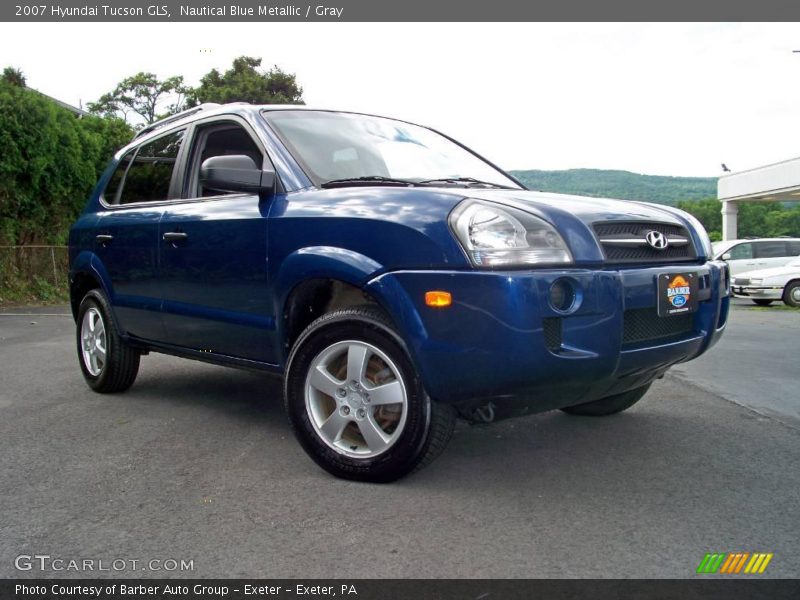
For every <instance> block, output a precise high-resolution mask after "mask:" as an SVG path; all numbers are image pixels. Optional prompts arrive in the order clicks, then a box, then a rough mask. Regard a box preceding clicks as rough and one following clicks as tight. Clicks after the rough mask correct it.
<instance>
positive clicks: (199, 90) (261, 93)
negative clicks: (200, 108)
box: [187, 56, 304, 106]
mask: <svg viewBox="0 0 800 600" xmlns="http://www.w3.org/2000/svg"><path fill="white" fill-rule="evenodd" d="M260 67H261V59H260V58H253V57H251V56H240V57H239V58H237V59H235V60H234V61H233V66H232V68H230V69H228V70H227V71H225V73H224V74H220V72H219V71H217V70H216V69H212V70H211V71H209V72H208V73H207V74H206V75H204V76H203V78H202V79H200V85H199V86H198V87H196V88H194V90H192V91H191V93H190V94H189V97H188V100H187V104H188V105H189V106H196V105H198V104H202V103H203V102H219V103H220V104H225V103H226V102H249V103H250V104H304V102H303V88H301V87H299V86H298V85H297V78H296V76H295V75H294V74H290V73H285V72H284V71H282V70H281V69H280V68H279V67H278V66H277V65H276V66H274V67H272V69H270V70H269V71H263V70H262V69H261V68H260Z"/></svg>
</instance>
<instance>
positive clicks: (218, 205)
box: [158, 117, 276, 362]
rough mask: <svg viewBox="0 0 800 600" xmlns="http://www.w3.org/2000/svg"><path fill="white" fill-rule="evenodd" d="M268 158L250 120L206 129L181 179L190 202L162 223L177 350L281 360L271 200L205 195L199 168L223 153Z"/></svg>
mask: <svg viewBox="0 0 800 600" xmlns="http://www.w3.org/2000/svg"><path fill="white" fill-rule="evenodd" d="M233 154H245V155H248V156H250V157H252V158H253V160H254V161H255V162H256V164H257V165H259V166H263V164H264V161H265V160H268V158H267V156H266V153H265V150H264V148H263V146H262V144H261V143H260V142H259V140H258V139H257V137H256V136H255V135H254V134H253V133H252V131H251V130H250V129H249V127H248V126H247V125H246V123H245V122H244V121H243V120H240V119H237V118H235V117H226V119H225V121H223V122H220V121H214V122H207V123H202V122H201V123H199V124H198V125H196V126H195V127H194V128H193V133H192V143H191V148H190V150H189V151H188V153H187V162H186V167H185V172H184V173H183V175H182V181H183V194H182V195H183V200H182V201H180V202H176V203H171V204H170V205H169V206H168V207H167V209H166V211H165V212H164V215H163V217H162V218H161V222H160V227H159V232H158V238H159V253H160V262H161V289H162V293H163V297H164V304H163V314H164V324H165V325H164V326H165V328H166V331H167V336H168V338H169V340H170V343H171V344H175V345H178V346H181V347H184V348H188V349H192V350H198V351H202V352H214V353H217V354H223V355H227V356H234V357H238V358H245V359H251V360H258V361H263V362H275V360H276V356H275V351H274V349H273V342H274V335H275V318H274V315H273V308H272V302H271V297H270V294H269V289H268V285H267V283H268V281H267V220H266V216H267V211H268V209H269V205H270V202H271V198H260V197H259V195H258V194H242V193H237V194H231V193H226V192H224V191H222V190H213V189H204V188H203V187H202V186H201V184H200V182H199V171H200V164H201V163H202V162H203V161H204V160H205V159H207V158H210V157H212V156H218V155H233Z"/></svg>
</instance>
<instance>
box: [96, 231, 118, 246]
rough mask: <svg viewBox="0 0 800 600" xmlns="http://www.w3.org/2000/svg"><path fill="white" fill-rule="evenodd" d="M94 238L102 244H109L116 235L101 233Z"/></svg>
mask: <svg viewBox="0 0 800 600" xmlns="http://www.w3.org/2000/svg"><path fill="white" fill-rule="evenodd" d="M94 239H96V240H97V241H98V243H100V244H101V245H103V246H107V245H108V244H110V243H111V240H113V239H114V236H113V235H108V234H107V233H103V234H100V235H96V236H95V238H94Z"/></svg>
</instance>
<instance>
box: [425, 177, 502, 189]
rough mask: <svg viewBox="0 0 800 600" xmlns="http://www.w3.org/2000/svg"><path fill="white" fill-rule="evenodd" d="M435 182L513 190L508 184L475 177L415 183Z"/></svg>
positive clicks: (431, 183)
mask: <svg viewBox="0 0 800 600" xmlns="http://www.w3.org/2000/svg"><path fill="white" fill-rule="evenodd" d="M436 183H452V184H459V183H463V184H466V185H465V187H470V186H486V187H492V188H497V189H501V190H513V189H516V188H513V187H511V186H508V185H501V184H499V183H492V182H491V181H481V180H480V179H475V178H474V177H440V178H438V179H426V180H424V181H419V182H417V185H434V184H436Z"/></svg>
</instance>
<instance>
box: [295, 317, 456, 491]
mask: <svg viewBox="0 0 800 600" xmlns="http://www.w3.org/2000/svg"><path fill="white" fill-rule="evenodd" d="M284 397H285V402H286V411H287V414H288V416H289V421H290V423H291V425H292V428H293V429H294V432H295V435H296V436H297V439H298V441H299V442H300V444H301V445H302V447H303V449H304V450H305V451H306V452H307V453H308V455H309V456H310V457H311V458H312V459H313V460H314V461H315V462H316V463H317V464H318V465H319V466H320V467H322V468H323V469H325V470H326V471H328V472H329V473H332V474H333V475H335V476H337V477H342V478H344V479H352V480H358V481H370V482H375V483H387V482H390V481H395V480H397V479H400V478H401V477H403V476H405V475H407V474H408V473H410V472H412V471H414V470H417V469H420V468H422V467H423V466H425V465H427V464H428V463H430V462H431V461H432V460H433V459H434V458H436V457H437V456H438V455H439V454H440V453H441V452H442V450H444V448H445V446H446V445H447V442H448V441H449V440H450V437H451V436H452V433H453V427H454V425H455V411H454V410H453V409H452V407H450V406H446V405H441V404H439V403H436V402H433V401H432V400H431V399H430V397H428V395H427V394H426V393H425V390H424V389H423V387H422V383H421V382H420V380H419V377H418V375H417V372H416V370H415V369H414V366H413V364H412V362H411V359H410V357H409V355H408V351H407V350H406V347H405V344H404V343H403V341H402V339H401V338H400V336H399V335H398V334H397V332H396V331H395V329H394V327H393V326H392V324H391V322H390V321H389V319H388V318H387V317H386V316H385V315H384V313H383V312H382V311H380V310H379V309H377V308H375V307H371V306H365V307H357V308H348V309H343V310H339V311H336V312H333V313H329V314H327V315H324V316H322V317H320V318H319V319H317V320H316V321H314V322H313V323H312V324H311V325H310V326H309V327H308V328H307V329H306V330H305V331H304V332H303V333H302V335H301V336H300V338H299V339H298V340H297V342H296V343H295V345H294V347H293V348H292V352H291V354H290V356H289V361H288V366H287V369H286V381H285V387H284Z"/></svg>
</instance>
